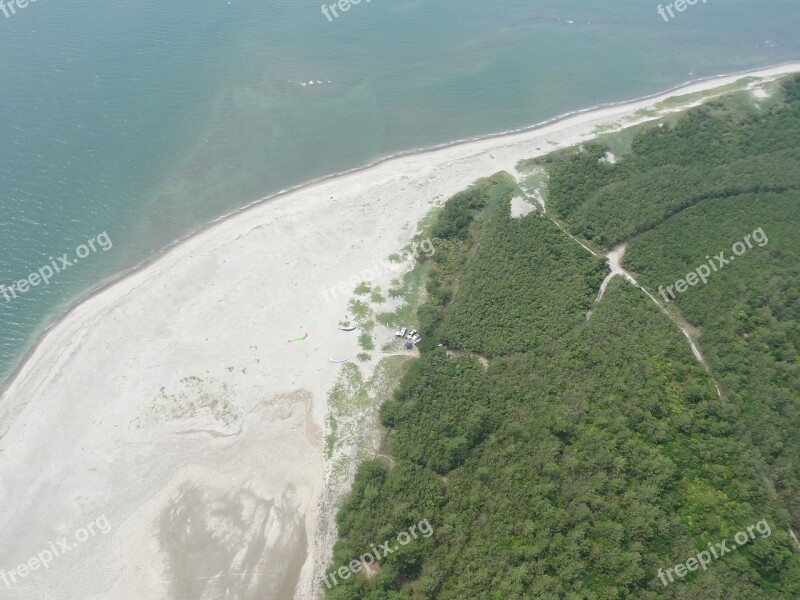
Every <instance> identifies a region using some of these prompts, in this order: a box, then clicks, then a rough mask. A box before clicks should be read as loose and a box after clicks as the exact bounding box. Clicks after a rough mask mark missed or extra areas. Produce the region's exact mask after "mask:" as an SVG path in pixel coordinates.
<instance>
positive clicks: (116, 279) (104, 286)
mask: <svg viewBox="0 0 800 600" xmlns="http://www.w3.org/2000/svg"><path fill="white" fill-rule="evenodd" d="M786 67H789V68H790V69H789V70H787V71H786V74H790V73H792V72H800V61H789V62H783V63H779V64H776V65H770V66H767V67H759V68H755V69H749V70H746V71H740V72H735V73H724V74H720V75H712V76H710V77H703V78H698V79H692V80H688V81H686V82H684V83H680V84H678V85H675V86H673V87H670V88H667V89H666V90H662V91H658V92H654V93H652V94H647V95H644V96H639V97H636V98H633V99H630V100H623V101H619V102H606V103H602V104H596V105H593V106H590V107H587V108H582V109H577V110H573V111H570V112H566V113H562V114H560V115H557V116H555V117H553V118H551V119H546V120H544V121H540V122H538V123H534V124H533V125H527V126H524V127H519V128H516V129H509V130H505V131H501V132H497V133H490V134H486V135H482V136H475V137H470V138H461V139H458V140H454V141H451V142H445V143H442V144H437V145H434V146H427V147H422V148H414V149H410V150H403V151H400V152H396V153H394V154H389V155H387V156H383V157H380V158H378V159H376V160H374V161H372V162H369V163H367V164H365V165H362V166H359V167H353V168H351V169H346V170H344V171H338V172H336V173H331V174H328V175H323V176H321V177H317V178H314V179H310V180H308V181H305V182H303V183H299V184H297V185H294V186H291V187H288V188H284V189H282V190H279V191H277V192H274V193H272V194H268V195H266V196H263V197H261V198H259V199H257V200H253V201H251V202H249V203H247V204H245V205H243V206H241V207H239V208H237V209H235V210H233V211H230V212H228V213H225V214H223V215H220V216H219V217H217V218H215V219H213V220H211V221H209V222H208V223H206V224H205V225H203V226H201V227H198V228H197V229H195V230H193V231H191V232H189V233H187V234H186V235H184V236H182V237H179V238H177V239H175V240H173V241H172V242H170V243H168V244H166V245H165V246H164V247H162V248H161V249H159V250H158V251H157V252H156V253H154V254H153V255H151V256H149V257H147V258H145V259H144V260H142V261H140V262H139V263H137V264H136V265H133V266H132V267H129V268H127V269H124V270H123V271H120V272H119V273H117V274H115V275H113V276H111V277H110V278H108V279H106V280H105V281H101V282H100V283H98V284H97V285H95V286H94V287H93V288H91V289H89V290H88V291H87V292H86V293H85V294H83V295H82V296H80V297H79V298H77V299H76V300H74V301H73V302H72V303H71V304H70V305H69V306H68V307H67V308H66V309H65V310H63V311H62V312H61V313H59V314H57V315H55V316H53V317H52V318H51V320H50V322H49V323H48V324H47V325H46V326H45V327H44V328H43V329H42V330H41V331H40V332H39V334H38V335H37V336H36V338H35V339H34V341H33V342H32V343H31V344H30V345H29V346H28V348H27V349H26V350H25V351H24V352H23V353H22V355H21V356H20V358H19V360H18V361H17V362H16V365H15V366H14V368H13V369H11V370H10V371H9V372H8V374H7V375H6V377H5V378H4V379H3V380H2V382H0V408H2V403H3V400H4V397H5V394H6V392H7V391H8V389H9V388H10V387H11V386H12V385H13V383H14V381H15V380H16V378H17V377H18V376H19V374H20V372H21V371H22V369H23V368H24V367H25V365H26V363H27V362H28V361H29V360H30V359H31V357H32V356H33V355H34V354H35V352H36V350H37V349H38V348H39V346H40V345H41V344H42V342H43V341H44V339H45V338H46V337H47V335H48V334H49V333H50V331H51V330H52V329H53V328H55V327H56V326H58V325H59V324H60V323H61V322H62V321H64V319H66V318H67V317H68V316H69V315H70V314H71V313H73V312H74V311H75V310H76V309H77V308H79V307H80V306H81V305H82V304H84V303H86V302H88V301H89V300H91V299H92V298H94V297H96V296H98V295H100V294H102V293H103V292H104V291H106V290H108V289H109V288H111V287H113V286H114V285H117V284H119V283H121V282H123V281H125V280H126V279H127V278H128V277H131V276H132V275H134V274H136V273H139V272H141V271H142V270H144V269H146V268H147V267H149V266H151V265H154V264H156V263H158V261H159V260H161V259H162V258H163V257H164V256H166V255H167V254H168V253H169V252H171V251H172V250H173V249H175V248H177V247H179V246H180V245H182V244H184V243H186V242H188V241H189V240H191V239H193V238H195V237H197V236H199V235H201V234H203V233H205V232H207V231H209V230H211V229H213V228H214V227H216V226H218V225H220V224H221V223H224V222H226V221H228V220H230V219H232V218H234V217H236V216H237V215H240V214H243V213H245V212H247V211H250V210H252V209H254V208H257V207H259V206H261V205H262V204H265V203H267V202H269V201H271V200H276V199H278V198H281V197H284V196H287V195H289V194H292V193H294V192H299V191H302V190H305V189H308V188H311V187H313V186H315V185H319V184H323V183H326V182H330V181H333V180H336V179H339V178H342V177H346V176H348V175H353V174H357V173H362V172H364V171H368V170H370V169H374V168H375V167H378V166H380V165H383V164H385V163H387V162H390V161H393V160H398V159H402V158H408V157H412V156H419V155H422V154H428V153H434V152H437V151H441V150H447V149H451V148H457V147H459V146H464V145H467V144H476V143H480V142H486V141H492V140H498V139H503V138H510V137H513V136H516V135H523V134H526V133H531V132H534V131H537V130H539V129H543V128H545V127H549V126H552V125H557V124H558V123H561V122H564V121H566V120H568V119H571V118H574V117H578V116H581V115H588V114H591V113H593V112H600V111H603V110H609V109H617V108H625V107H627V106H631V105H634V104H637V103H640V102H647V101H651V100H654V99H657V98H662V97H664V96H667V95H671V94H674V93H675V92H679V91H681V90H686V89H687V88H690V87H692V86H698V85H706V84H710V83H713V82H716V81H720V80H727V79H731V78H736V79H739V78H742V77H747V76H759V74H761V75H760V76H767V75H766V74H767V73H769V72H772V71H775V70H779V69H783V68H786ZM731 83H732V82H731ZM722 85H725V84H722ZM714 87H718V86H714ZM708 89H713V87H710V88H708ZM698 91H702V90H698ZM4 433H5V432H4V431H2V430H0V439H2V437H3V435H4Z"/></svg>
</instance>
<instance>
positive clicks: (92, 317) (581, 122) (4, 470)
mask: <svg viewBox="0 0 800 600" xmlns="http://www.w3.org/2000/svg"><path fill="white" fill-rule="evenodd" d="M798 70H800V65H798V64H792V65H784V66H781V67H776V68H772V69H765V70H763V71H759V72H754V73H751V74H750V76H751V77H758V78H762V79H764V80H769V79H771V78H775V77H778V76H780V75H782V74H785V73H789V72H796V71H798ZM740 77H741V76H740V75H734V76H729V77H724V78H719V79H715V80H713V81H707V82H699V83H695V84H692V85H690V86H687V87H686V88H683V89H681V90H680V92H679V93H678V92H675V91H672V92H670V93H668V94H664V95H661V96H658V97H653V98H649V99H645V100H640V101H636V102H632V103H627V104H624V105H618V106H610V107H606V108H602V109H598V110H594V111H589V112H584V113H579V114H576V115H573V116H570V117H568V118H564V119H561V120H558V121H556V122H553V123H551V124H548V125H544V126H541V127H539V128H535V129H532V130H527V131H522V132H517V133H513V134H508V135H505V136H500V137H494V138H491V139H485V140H481V141H474V142H469V143H462V144H458V145H453V146H449V147H445V148H441V149H438V150H435V151H430V152H422V153H416V154H410V155H406V156H400V157H396V158H393V159H391V160H387V161H384V162H381V163H379V164H377V165H375V166H372V167H369V168H367V169H364V170H360V171H357V172H353V173H349V174H346V175H342V176H339V177H336V178H332V179H329V180H326V181H322V182H319V183H314V184H311V185H308V186H306V187H304V188H302V189H298V190H296V191H294V192H291V193H288V194H285V195H282V196H279V197H277V198H274V199H272V200H270V201H268V202H263V203H261V204H258V205H256V206H254V207H252V208H250V209H248V210H246V211H244V212H241V213H239V214H236V215H234V216H232V217H230V218H228V219H226V220H224V221H222V222H220V223H219V224H217V225H215V226H214V227H212V228H209V229H207V230H205V231H203V232H202V233H199V234H198V235H196V236H194V237H192V238H190V239H188V240H187V241H185V242H184V243H182V244H180V245H178V246H176V247H174V248H173V249H171V250H170V251H169V252H167V253H166V254H165V255H163V256H162V257H161V258H159V259H158V260H157V261H155V262H153V263H151V264H149V265H147V266H146V267H144V268H142V269H140V270H137V271H135V272H133V273H131V274H130V275H128V276H126V277H125V278H123V279H121V280H120V281H118V282H116V283H115V284H113V285H111V286H110V287H108V288H106V289H105V290H103V291H102V292H101V293H98V294H96V295H94V296H92V297H91V298H89V299H88V300H86V301H85V302H83V303H81V304H80V305H78V306H76V307H75V308H74V309H73V310H71V311H70V312H69V313H68V314H67V315H66V316H65V317H64V318H63V319H62V320H61V321H60V322H58V323H57V324H56V325H55V326H54V327H52V328H51V329H50V330H49V332H48V333H47V335H46V336H45V337H44V338H43V339H42V340H41V341H40V343H39V344H38V345H37V347H36V348H35V350H34V351H33V353H32V354H31V355H30V357H29V358H28V360H27V361H26V362H25V364H24V365H22V367H21V368H20V369H19V370H18V372H17V373H16V375H15V377H14V379H13V380H12V381H11V382H10V383H9V385H8V386H7V387H6V389H5V391H4V393H3V395H2V397H1V398H0V481H2V482H3V485H2V487H0V569H2V570H3V571H2V573H0V589H2V597H3V598H9V599H11V600H22V599H25V600H27V599H30V598H59V599H81V600H83V599H87V598H89V599H107V598H108V599H110V598H115V599H117V600H119V599H128V598H130V599H137V600H138V599H141V598H179V599H192V600H196V599H218V598H219V599H221V598H238V599H251V598H252V599H256V598H258V599H263V598H276V599H283V598H290V597H294V598H313V597H315V596H316V594H317V592H318V591H319V583H318V575H319V573H320V570H321V569H322V568H324V567H325V566H326V563H327V561H328V560H329V557H330V545H329V542H328V541H326V540H328V539H330V536H326V535H324V534H325V532H323V531H320V527H319V523H320V519H319V511H320V504H321V501H322V499H323V497H324V495H325V491H326V490H325V478H324V473H325V455H324V451H323V437H324V434H325V429H324V428H325V422H326V421H325V417H326V413H327V405H326V397H327V392H328V390H329V389H330V388H331V386H332V385H333V382H334V381H335V380H336V378H337V376H338V374H339V370H340V369H341V366H340V365H338V364H335V363H333V362H331V361H330V358H331V357H335V358H350V359H352V358H354V357H355V356H356V354H357V353H358V352H359V347H358V342H357V338H356V336H353V335H348V334H347V333H345V332H342V331H340V330H339V328H338V326H337V325H338V323H339V322H340V321H341V320H342V318H343V317H344V316H345V315H346V314H347V312H348V302H349V300H350V297H351V296H350V294H336V295H328V296H326V295H325V294H324V290H330V289H331V288H338V286H339V285H340V284H342V283H343V282H344V284H346V285H351V283H350V282H351V281H352V278H353V277H354V276H357V275H358V274H359V273H362V272H364V271H365V270H366V269H368V268H370V267H371V266H372V265H374V264H375V262H376V261H378V262H381V261H384V263H385V264H386V265H387V268H386V269H383V270H381V273H384V274H385V275H379V276H377V279H376V281H374V283H375V284H376V285H381V286H385V287H388V284H389V280H390V279H391V278H392V277H393V276H394V275H393V271H392V269H389V268H388V261H387V260H386V258H387V257H389V256H390V255H391V254H393V253H395V252H398V251H399V250H400V249H401V248H403V247H404V246H405V245H406V244H407V243H408V242H409V241H410V240H411V239H412V237H413V235H414V234H415V229H414V224H415V223H418V222H419V221H420V220H421V219H422V218H423V217H424V216H425V215H426V213H427V212H428V211H429V210H430V209H431V208H432V207H433V206H436V205H439V204H441V203H442V202H444V200H445V199H446V198H448V197H449V196H451V195H452V194H454V193H456V192H458V191H460V190H461V189H463V188H465V187H466V186H468V185H469V184H470V183H471V182H472V181H474V180H475V179H477V178H478V177H482V176H485V175H490V174H492V173H494V172H497V171H500V170H506V171H508V172H509V173H512V174H513V173H515V165H516V164H517V162H518V161H519V160H520V159H522V158H530V157H533V156H536V155H541V154H545V153H547V152H550V151H552V150H553V149H555V148H557V147H564V146H570V145H574V144H577V143H580V142H581V141H584V140H587V139H589V138H590V137H592V136H593V135H595V133H596V132H597V131H598V128H603V129H607V128H608V127H610V126H621V124H629V123H633V122H635V121H637V120H642V119H646V118H651V117H649V116H648V114H651V113H647V114H646V113H639V114H638V115H637V112H639V111H641V110H642V109H647V108H653V107H655V106H656V105H657V104H658V103H659V102H661V101H662V100H664V99H666V98H668V97H671V96H675V95H678V94H680V95H686V94H694V93H696V92H701V91H705V90H712V89H714V88H716V87H719V86H723V85H727V84H730V83H733V82H734V81H736V80H738V79H739V78H740ZM699 101H700V100H699V99H698V98H697V97H694V98H693V99H691V100H688V99H687V101H686V102H699ZM679 105H680V103H676V104H675V105H674V107H677V106H679ZM306 333H307V334H308V335H307V336H305V334H306ZM392 335H393V332H392V331H389V330H381V327H380V326H378V327H377V328H376V337H377V338H378V342H379V344H378V345H379V346H380V342H381V341H382V340H384V339H389V338H391V337H392ZM298 338H301V339H298ZM295 339H298V341H296V342H290V341H289V340H295ZM93 523H98V524H105V523H108V527H105V526H103V527H100V525H97V527H93V529H94V533H90V532H89V531H88V528H89V524H93ZM62 542H63V543H62ZM67 546H68V547H69V549H67V548H66V547H67ZM45 552H48V553H49V555H48V554H46V553H45ZM50 555H52V556H50ZM32 559H35V560H32ZM45 559H46V560H45ZM44 562H47V565H46V566H44ZM34 567H35V568H34ZM3 577H5V578H7V579H8V581H9V582H10V584H9V585H7V584H6V582H5V581H4V579H3Z"/></svg>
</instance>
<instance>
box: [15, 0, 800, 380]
mask: <svg viewBox="0 0 800 600" xmlns="http://www.w3.org/2000/svg"><path fill="white" fill-rule="evenodd" d="M320 4H321V2H320V1H319V0H291V1H290V0H258V1H255V0H191V1H190V0H170V1H160V2H157V1H155V0H137V1H136V2H134V1H133V0H117V1H114V2H110V1H109V0H84V2H81V3H74V2H65V1H61V0H39V2H36V3H33V4H29V5H28V6H27V7H26V8H24V9H17V12H16V14H14V15H11V16H10V18H6V17H4V16H3V14H2V13H0V284H5V285H6V286H9V285H11V284H12V283H13V282H14V281H17V280H20V279H22V278H25V277H27V276H28V274H29V273H31V272H34V271H37V270H39V269H40V268H42V267H44V266H45V265H51V264H52V261H55V263H56V265H58V264H59V260H58V257H59V256H61V255H63V254H64V253H68V258H69V257H72V258H74V256H75V251H76V248H78V246H79V245H81V244H84V243H86V242H87V240H89V239H92V238H95V237H96V236H97V235H98V234H101V233H103V232H105V233H106V234H107V236H108V239H110V241H111V242H112V243H113V246H112V247H111V248H110V249H109V250H107V251H104V250H102V248H100V247H99V244H96V249H97V251H96V252H89V251H88V247H87V252H84V254H85V257H83V258H81V259H80V260H79V261H78V262H76V263H75V264H73V265H72V266H70V267H69V268H66V269H65V270H63V271H62V272H60V273H57V274H54V276H53V277H52V279H51V280H50V282H49V284H48V285H42V284H40V285H38V286H36V287H32V288H31V289H29V290H27V291H26V292H24V293H19V294H18V297H16V298H14V297H13V295H12V296H10V300H6V298H5V297H4V296H3V295H2V294H0V379H2V378H3V377H5V376H6V375H7V374H8V372H9V371H10V370H11V369H13V367H14V366H15V365H16V364H17V362H18V361H19V358H20V356H21V355H22V354H23V353H24V351H25V350H26V348H27V347H29V346H30V344H31V343H32V342H33V341H34V340H35V339H36V337H37V335H38V334H39V333H40V332H41V331H42V329H43V328H44V327H45V326H46V325H47V324H48V323H49V322H50V321H51V320H52V319H53V318H54V317H55V316H56V315H58V314H60V313H61V312H62V311H63V310H64V309H65V308H67V307H68V306H69V305H70V304H71V303H72V302H74V301H75V300H76V299H78V298H80V297H82V296H83V295H85V294H86V293H87V291H88V290H90V289H92V288H93V287H95V286H97V285H99V284H100V283H101V282H103V281H106V280H108V279H109V278H111V277H113V276H114V274H116V273H118V272H120V271H121V270H124V269H126V268H129V267H131V266H133V265H135V264H137V263H139V262H140V261H142V260H144V259H146V258H147V257H148V256H151V255H152V254H153V253H155V252H158V251H159V249H161V248H163V247H164V246H165V245H166V244H168V243H169V242H171V241H173V240H175V239H177V238H179V237H181V236H183V235H186V234H187V233H189V232H191V231H193V230H195V229H197V228H198V227H201V226H202V225H204V224H206V223H208V222H209V221H211V220H213V219H214V218H215V217H218V216H219V215H222V214H225V213H227V212H229V211H231V210H233V209H235V208H237V207H241V206H243V205H245V204H248V203H249V202H251V201H253V200H255V199H257V198H260V197H263V196H265V195H267V194H269V193H273V192H275V191H277V190H280V189H282V188H286V187H289V186H291V185H295V184H298V183H302V182H303V181H307V180H309V179H311V178H315V177H319V176H322V175H326V174H329V173H334V172H338V171H341V170H344V169H348V168H352V167H357V166H359V165H362V164H365V163H368V162H370V161H373V160H375V159H376V158H379V157H381V156H385V155H388V154H391V153H395V152H398V151H402V150H408V149H413V148H419V147H426V146H431V145H435V144H441V143H445V142H448V141H451V140H455V139H462V138H465V137H471V136H478V135H484V134H489V133H492V132H498V131H503V130H508V129H512V128H518V127H523V126H526V125H531V124H533V123H536V122H539V121H542V120H545V119H548V118H552V117H555V116H557V115H559V114H562V113H565V112H568V111H571V110H575V109H579V108H585V107H588V106H593V105H596V104H600V103H605V102H613V101H622V100H626V99H629V98H632V97H637V96H642V95H645V94H650V93H654V92H657V91H660V90H662V89H665V88H667V87H671V86H674V85H677V84H679V83H682V82H685V81H687V80H690V79H695V78H701V77H707V76H711V75H715V74H720V73H729V72H734V71H740V70H744V69H750V68H756V67H761V66H767V65H772V64H776V63H780V62H785V61H788V60H797V59H800V36H798V35H797V32H798V31H800V4H798V2H797V1H796V0H759V1H758V2H750V1H739V0H709V1H708V3H706V4H702V3H699V4H697V5H695V6H690V7H688V8H687V10H686V11H685V12H682V13H676V15H675V18H674V19H672V20H670V21H669V22H665V21H664V20H663V19H662V17H660V16H659V15H658V12H657V6H658V3H657V2H649V1H646V0H607V1H606V2H600V3H588V2H583V1H582V2H579V1H578V0H505V1H504V2H502V3H490V2H479V1H477V0H372V1H371V2H369V3H367V2H366V1H362V2H361V3H360V4H358V5H355V6H352V7H351V8H350V10H349V11H348V12H346V13H339V16H338V17H337V18H335V19H333V21H332V22H330V21H329V20H328V19H327V18H326V17H325V16H324V15H323V14H322V11H321V9H320ZM329 4H332V2H329ZM588 4H591V6H587V5H588ZM664 4H666V2H664ZM312 81H313V82H314V83H313V84H312V83H311V82H312ZM288 251H290V250H289V249H287V252H288ZM81 252H83V251H81ZM50 257H53V258H52V259H51V258H50ZM45 274H46V271H45Z"/></svg>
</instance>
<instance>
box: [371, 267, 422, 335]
mask: <svg viewBox="0 0 800 600" xmlns="http://www.w3.org/2000/svg"><path fill="white" fill-rule="evenodd" d="M425 270H426V267H425V266H424V265H421V264H419V263H417V264H416V265H414V268H413V269H411V270H410V271H408V272H406V273H404V274H403V276H402V277H401V278H400V279H399V280H398V281H397V284H398V285H396V286H394V287H392V288H391V289H390V290H389V297H390V298H402V300H403V303H402V304H401V305H400V306H398V307H397V308H396V309H395V310H393V311H390V312H382V313H379V314H378V316H377V319H378V322H379V323H381V324H382V325H385V326H386V327H403V326H413V325H414V323H415V322H416V314H417V308H418V306H419V305H420V303H421V299H422V292H423V289H422V282H423V281H424V280H425V278H424V275H425ZM393 283H394V282H393Z"/></svg>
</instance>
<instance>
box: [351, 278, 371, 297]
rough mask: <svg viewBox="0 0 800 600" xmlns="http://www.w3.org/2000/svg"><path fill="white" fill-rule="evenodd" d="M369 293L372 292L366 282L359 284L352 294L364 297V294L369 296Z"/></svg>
mask: <svg viewBox="0 0 800 600" xmlns="http://www.w3.org/2000/svg"><path fill="white" fill-rule="evenodd" d="M371 291H372V290H371V289H370V287H369V283H368V282H366V281H362V282H361V283H359V284H358V286H357V287H356V289H354V290H353V293H354V294H355V295H357V296H364V295H366V294H369V293H370V292H371Z"/></svg>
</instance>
